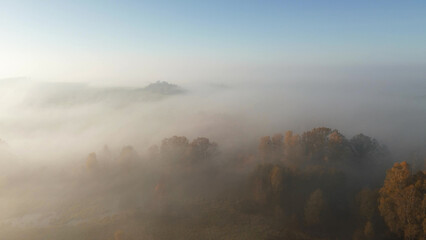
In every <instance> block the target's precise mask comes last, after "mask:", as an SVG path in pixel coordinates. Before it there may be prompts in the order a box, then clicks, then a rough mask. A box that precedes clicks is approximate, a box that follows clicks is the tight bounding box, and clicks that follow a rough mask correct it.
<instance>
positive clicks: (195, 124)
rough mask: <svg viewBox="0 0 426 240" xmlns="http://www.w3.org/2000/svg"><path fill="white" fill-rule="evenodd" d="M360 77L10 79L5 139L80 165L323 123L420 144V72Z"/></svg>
mask: <svg viewBox="0 0 426 240" xmlns="http://www.w3.org/2000/svg"><path fill="white" fill-rule="evenodd" d="M356 70H357V69H355V70H354V69H351V70H350V72H349V73H347V74H342V73H341V71H336V70H335V71H329V73H325V71H324V70H322V71H319V70H316V71H315V70H314V71H312V72H313V73H303V72H302V73H301V72H296V73H295V71H293V72H292V74H288V75H289V77H287V78H285V79H282V80H276V79H272V80H268V79H265V80H262V81H251V80H247V81H234V82H232V83H229V84H228V83H226V82H208V81H207V82H206V81H200V82H189V83H184V84H182V85H181V86H176V88H179V91H176V92H155V91H154V92H153V91H149V90H147V91H140V89H143V88H144V87H146V85H141V86H134V85H133V86H126V85H124V86H120V85H119V83H116V86H100V85H99V84H97V85H90V84H87V83H69V82H68V83H67V82H43V81H33V80H31V79H25V78H22V79H4V80H2V81H1V82H0V84H1V89H0V91H1V92H0V98H1V100H0V114H1V116H0V117H1V123H0V133H1V135H0V138H1V139H3V141H5V142H6V143H7V144H8V147H9V148H10V151H12V152H13V153H14V154H15V155H17V156H20V158H22V159H25V161H31V162H35V163H40V164H41V163H46V162H48V161H55V162H58V161H59V160H58V158H60V159H61V160H60V162H63V161H76V160H75V158H81V157H85V156H86V154H87V153H88V152H91V151H95V150H97V149H100V148H102V147H103V146H104V145H105V144H107V145H108V146H110V147H113V148H121V147H122V146H123V145H133V146H135V147H136V148H137V149H138V150H140V151H144V150H146V149H147V148H148V147H149V146H151V145H153V144H157V143H159V142H160V141H161V139H163V138H165V137H170V136H173V135H178V136H180V135H182V136H187V137H189V138H195V137H198V136H205V137H208V138H210V139H213V140H215V141H217V142H220V143H221V144H220V145H221V147H226V146H232V145H233V144H237V143H238V144H240V143H241V142H246V141H257V139H258V138H259V137H261V136H263V135H269V134H273V133H277V132H285V131H287V130H293V131H295V132H299V133H300V132H303V131H306V130H309V129H311V128H314V127H318V126H326V127H330V128H335V129H339V130H340V131H341V132H342V133H344V134H345V135H348V136H352V135H355V134H357V133H364V134H367V135H370V136H374V137H375V138H376V139H378V140H379V141H380V142H382V143H384V144H386V145H388V146H389V147H391V148H392V149H394V148H397V149H395V150H398V151H400V150H404V148H406V147H411V148H416V147H417V148H420V147H422V146H424V145H425V144H426V128H425V127H424V122H425V120H426V96H425V94H424V93H425V92H426V83H425V81H424V79H423V78H422V77H421V76H416V74H415V73H416V72H415V71H413V72H414V73H413V74H405V75H404V71H399V72H398V71H396V72H397V73H399V74H394V75H396V77H398V78H395V76H393V77H392V78H390V79H383V77H389V76H388V75H386V74H381V75H380V74H377V73H376V74H371V75H373V76H372V77H371V76H370V77H367V76H365V75H366V73H365V72H368V71H366V70H364V71H363V72H362V71H358V74H357V75H356V74H353V73H354V72H356ZM401 72H402V73H401ZM315 74H316V75H317V77H315V78H314V77H313V76H312V75H315ZM351 74H352V75H355V76H352V75H351ZM417 75H419V74H417ZM425 75H426V74H425ZM407 76H408V77H407ZM327 77H329V78H330V79H328V80H327V79H324V78H327ZM357 77H360V78H363V79H362V80H357V79H358V78H357ZM404 77H405V79H407V78H408V79H407V80H405V79H403V78H404ZM153 83H155V82H153ZM170 83H171V84H173V82H170ZM166 87H167V86H166ZM412 150H414V149H412Z"/></svg>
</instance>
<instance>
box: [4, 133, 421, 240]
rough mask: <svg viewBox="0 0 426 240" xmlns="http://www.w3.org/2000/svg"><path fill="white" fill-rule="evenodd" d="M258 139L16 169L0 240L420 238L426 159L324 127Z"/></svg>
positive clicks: (164, 145) (167, 144)
mask: <svg viewBox="0 0 426 240" xmlns="http://www.w3.org/2000/svg"><path fill="white" fill-rule="evenodd" d="M255 142H256V143H253V144H251V145H247V146H234V147H233V148H226V149H222V148H221V144H220V143H216V142H214V141H213V140H212V139H208V138H205V137H198V138H194V139H188V138H187V137H184V136H172V137H169V138H165V139H163V140H162V141H160V142H158V143H157V144H155V145H152V146H149V147H147V148H146V150H145V151H139V150H137V149H135V148H134V147H132V146H123V147H122V148H121V149H116V150H113V149H110V148H109V147H108V146H107V145H106V146H104V147H103V148H102V149H100V150H98V151H95V152H91V153H88V154H87V157H86V158H85V159H82V160H79V161H77V162H72V163H70V162H67V163H61V164H55V165H46V166H44V167H40V166H38V167H37V166H31V167H25V166H21V167H19V168H16V169H15V170H14V171H13V172H12V171H11V172H9V173H8V174H5V175H3V176H2V179H1V188H0V193H1V195H0V196H1V198H0V206H1V207H2V215H1V217H0V232H1V234H2V237H1V238H2V239H33V240H48V239H49V240H50V239H52V240H56V239H70V240H71V239H73V240H75V239H82V240H83V239H87V240H98V239H99V240H101V239H102V240H131V239H135V240H136V239H153V240H155V239H245V240H247V239H269V240H274V239H276V240H278V239H295V240H297V239H301V240H304V239H306V240H310V239H401V238H404V239H424V237H425V235H424V230H425V228H426V216H425V214H426V198H425V196H426V195H425V194H426V175H425V174H426V173H425V159H426V158H425V157H424V156H420V155H418V154H417V155H409V156H406V158H405V159H395V158H394V157H393V156H392V155H391V151H390V149H388V148H387V147H385V146H384V145H382V144H380V143H379V142H378V141H376V140H375V139H374V138H372V137H369V136H366V135H364V134H357V135H355V136H353V137H351V138H346V137H345V136H343V135H342V134H341V133H340V132H339V131H338V130H333V129H330V128H325V127H318V128H314V129H311V130H309V131H306V132H303V133H299V134H297V133H294V132H292V131H287V132H284V133H278V134H275V135H273V136H265V137H262V138H260V139H259V140H258V141H255ZM5 145H6V143H3V144H2V151H3V152H6V151H7V146H5ZM4 156H5V155H3V157H4ZM405 160H407V161H409V163H407V162H406V161H405Z"/></svg>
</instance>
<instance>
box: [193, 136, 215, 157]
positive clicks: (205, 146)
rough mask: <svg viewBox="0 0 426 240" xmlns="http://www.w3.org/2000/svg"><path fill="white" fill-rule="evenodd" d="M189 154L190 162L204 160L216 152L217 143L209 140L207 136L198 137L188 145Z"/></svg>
mask: <svg viewBox="0 0 426 240" xmlns="http://www.w3.org/2000/svg"><path fill="white" fill-rule="evenodd" d="M188 151H189V156H190V159H191V163H195V162H205V161H206V160H207V159H211V158H212V157H214V156H216V154H217V144H216V143H214V142H210V140H209V139H208V138H205V137H199V138H197V139H194V140H193V141H192V142H191V144H190V145H189V150H188Z"/></svg>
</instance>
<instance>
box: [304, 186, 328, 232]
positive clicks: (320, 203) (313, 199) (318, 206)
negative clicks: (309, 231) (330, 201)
mask: <svg viewBox="0 0 426 240" xmlns="http://www.w3.org/2000/svg"><path fill="white" fill-rule="evenodd" d="M324 209H325V201H324V194H323V192H322V190H321V189H317V190H315V191H313V192H312V193H311V195H310V196H309V198H308V201H307V202H306V207H305V221H306V223H307V224H308V225H310V226H312V225H318V224H319V223H320V221H321V218H322V216H323V215H324Z"/></svg>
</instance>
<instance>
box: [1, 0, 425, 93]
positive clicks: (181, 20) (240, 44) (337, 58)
mask: <svg viewBox="0 0 426 240" xmlns="http://www.w3.org/2000/svg"><path fill="white" fill-rule="evenodd" d="M425 26H426V2H425V1H416V0H413V1H392V0H391V1H363V0H361V1H310V0H303V1H150V2H148V1H78V0H77V1H50V0H46V1H21V0H13V1H9V0H1V1H0V53H1V54H0V78H15V77H25V78H30V79H35V80H43V81H77V82H90V83H112V84H114V83H120V84H136V85H137V84H145V83H146V82H153V81H157V80H161V81H169V82H174V83H178V84H179V83H187V82H193V81H224V82H229V81H244V79H247V78H252V79H253V80H254V81H260V80H262V78H263V77H264V76H268V77H269V78H270V79H276V80H278V81H279V80H281V79H282V78H283V76H286V75H285V74H288V73H289V72H306V71H308V72H309V71H316V70H318V69H327V68H331V69H334V70H340V71H345V69H347V68H350V69H352V70H351V71H353V72H356V71H358V70H359V69H360V68H361V69H363V71H367V72H368V71H369V70H368V69H376V68H377V69H383V68H388V69H405V70H407V68H408V69H409V70H410V71H411V70H414V71H422V69H424V68H425V65H426V44H425V42H426V27H425ZM265 74H266V75H265ZM314 75H315V74H314ZM289 76H291V75H289Z"/></svg>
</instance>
